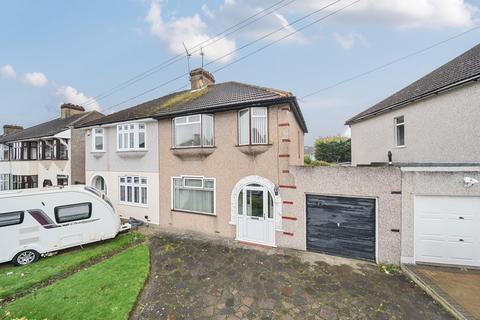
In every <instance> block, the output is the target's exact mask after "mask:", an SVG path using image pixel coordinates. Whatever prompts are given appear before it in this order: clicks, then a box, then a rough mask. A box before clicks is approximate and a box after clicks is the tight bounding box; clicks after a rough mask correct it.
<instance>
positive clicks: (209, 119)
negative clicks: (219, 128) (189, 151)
mask: <svg viewBox="0 0 480 320" xmlns="http://www.w3.org/2000/svg"><path fill="white" fill-rule="evenodd" d="M172 124H173V146H174V147H175V148H191V147H213V146H214V123H213V115H212V114H196V115H192V116H184V117H177V118H174V119H173V122H172Z"/></svg>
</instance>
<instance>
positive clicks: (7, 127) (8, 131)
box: [3, 124, 23, 135]
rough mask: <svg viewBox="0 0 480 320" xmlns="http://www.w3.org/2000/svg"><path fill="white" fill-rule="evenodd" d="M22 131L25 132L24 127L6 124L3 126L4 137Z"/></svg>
mask: <svg viewBox="0 0 480 320" xmlns="http://www.w3.org/2000/svg"><path fill="white" fill-rule="evenodd" d="M22 130H23V127H22V126H17V125H13V124H6V125H4V126H3V134H4V135H7V134H11V133H15V132H19V131H22Z"/></svg>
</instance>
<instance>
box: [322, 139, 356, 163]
mask: <svg viewBox="0 0 480 320" xmlns="http://www.w3.org/2000/svg"><path fill="white" fill-rule="evenodd" d="M315 158H316V159H317V160H318V161H325V162H327V163H339V162H350V161H351V159H352V156H351V140H350V139H348V138H345V137H342V136H335V137H326V138H319V139H317V141H315Z"/></svg>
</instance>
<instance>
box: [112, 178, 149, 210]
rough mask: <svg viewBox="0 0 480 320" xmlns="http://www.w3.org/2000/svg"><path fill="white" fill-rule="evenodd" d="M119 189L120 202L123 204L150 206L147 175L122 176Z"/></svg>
mask: <svg viewBox="0 0 480 320" xmlns="http://www.w3.org/2000/svg"><path fill="white" fill-rule="evenodd" d="M119 190H120V193H119V202H120V203H121V204H127V205H134V206H140V207H147V206H148V196H147V195H148V179H147V178H146V177H139V176H124V177H120V178H119Z"/></svg>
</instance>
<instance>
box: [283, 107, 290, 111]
mask: <svg viewBox="0 0 480 320" xmlns="http://www.w3.org/2000/svg"><path fill="white" fill-rule="evenodd" d="M282 110H283V111H291V110H290V108H286V107H284V108H282Z"/></svg>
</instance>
